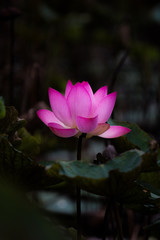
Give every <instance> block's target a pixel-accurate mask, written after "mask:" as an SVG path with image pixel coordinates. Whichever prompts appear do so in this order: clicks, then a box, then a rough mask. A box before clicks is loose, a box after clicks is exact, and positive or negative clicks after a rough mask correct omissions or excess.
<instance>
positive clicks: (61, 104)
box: [49, 88, 72, 126]
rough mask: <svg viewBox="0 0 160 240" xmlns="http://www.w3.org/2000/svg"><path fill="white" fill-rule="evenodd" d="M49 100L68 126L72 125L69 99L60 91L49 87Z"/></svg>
mask: <svg viewBox="0 0 160 240" xmlns="http://www.w3.org/2000/svg"><path fill="white" fill-rule="evenodd" d="M49 101H50V105H51V108H52V111H53V113H54V114H55V116H56V117H57V118H58V119H59V120H60V121H61V122H63V123H64V124H65V125H67V126H72V119H71V114H70V110H69V107H68V103H67V100H66V99H65V97H64V96H63V95H62V94H61V93H59V92H58V91H56V90H54V89H52V88H49Z"/></svg>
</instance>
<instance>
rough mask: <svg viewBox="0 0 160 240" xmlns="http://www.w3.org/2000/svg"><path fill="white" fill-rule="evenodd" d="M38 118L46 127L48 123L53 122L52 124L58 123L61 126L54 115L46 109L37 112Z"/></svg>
mask: <svg viewBox="0 0 160 240" xmlns="http://www.w3.org/2000/svg"><path fill="white" fill-rule="evenodd" d="M37 115H38V117H39V118H40V119H41V121H42V122H44V123H45V124H46V125H47V126H48V123H50V122H54V123H59V124H62V123H61V122H60V121H59V119H58V118H56V116H55V115H54V113H53V112H51V111H50V110H47V109H40V110H38V111H37Z"/></svg>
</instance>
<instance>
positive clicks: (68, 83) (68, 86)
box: [65, 80, 73, 98]
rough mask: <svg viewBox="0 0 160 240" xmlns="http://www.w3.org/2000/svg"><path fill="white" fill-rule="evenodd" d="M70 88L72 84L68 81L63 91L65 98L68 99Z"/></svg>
mask: <svg viewBox="0 0 160 240" xmlns="http://www.w3.org/2000/svg"><path fill="white" fill-rule="evenodd" d="M72 87H73V84H72V82H71V80H68V82H67V85H66V90H65V98H67V97H68V94H69V93H70V91H71V89H72Z"/></svg>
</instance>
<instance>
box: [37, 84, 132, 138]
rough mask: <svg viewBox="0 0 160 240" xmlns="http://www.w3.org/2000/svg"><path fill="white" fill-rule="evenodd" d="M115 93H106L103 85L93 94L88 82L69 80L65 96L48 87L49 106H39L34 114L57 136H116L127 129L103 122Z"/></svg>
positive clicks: (111, 107)
mask: <svg viewBox="0 0 160 240" xmlns="http://www.w3.org/2000/svg"><path fill="white" fill-rule="evenodd" d="M116 94H117V93H116V92H113V93H110V94H108V95H107V87H106V86H104V87H102V88H100V89H98V91H96V93H93V91H92V89H91V87H90V85H89V83H88V82H82V83H80V82H78V83H76V84H75V85H74V86H73V84H72V83H71V81H70V80H69V81H68V83H67V86H66V90H65V95H64V96H63V95H62V94H61V93H59V92H58V91H56V90H54V89H52V88H49V100H50V105H51V109H52V111H50V110H47V109H40V110H39V111H38V112H37V115H38V117H39V118H40V119H41V120H42V122H44V123H45V124H46V125H47V126H48V127H49V128H50V129H51V131H52V132H53V133H54V134H55V135H57V136H59V137H64V138H67V137H72V136H80V135H81V133H86V136H87V137H91V136H99V137H102V138H116V137H120V136H122V135H125V134H127V133H129V132H130V131H131V130H130V129H129V128H126V127H122V126H110V125H109V124H108V123H106V122H107V121H108V119H109V117H110V116H111V113H112V111H113V108H114V105H115V100H116Z"/></svg>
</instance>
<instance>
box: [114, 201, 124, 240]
mask: <svg viewBox="0 0 160 240" xmlns="http://www.w3.org/2000/svg"><path fill="white" fill-rule="evenodd" d="M113 209H114V213H115V218H116V222H117V227H118V240H123V229H122V222H121V218H120V214H119V208H118V205H117V203H116V202H114V203H113Z"/></svg>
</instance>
